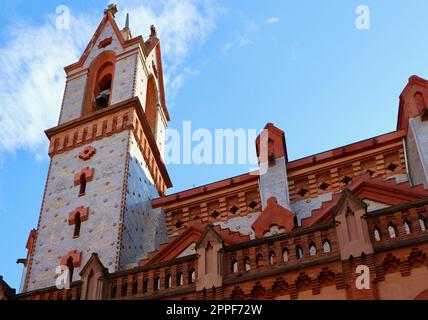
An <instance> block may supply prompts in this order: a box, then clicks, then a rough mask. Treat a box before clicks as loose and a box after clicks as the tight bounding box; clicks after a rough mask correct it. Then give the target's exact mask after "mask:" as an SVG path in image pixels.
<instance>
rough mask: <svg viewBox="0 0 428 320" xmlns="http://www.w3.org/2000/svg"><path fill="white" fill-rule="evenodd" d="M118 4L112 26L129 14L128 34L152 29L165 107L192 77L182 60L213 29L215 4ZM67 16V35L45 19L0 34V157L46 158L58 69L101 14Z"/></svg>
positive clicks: (202, 0)
mask: <svg viewBox="0 0 428 320" xmlns="http://www.w3.org/2000/svg"><path fill="white" fill-rule="evenodd" d="M118 2H119V3H118V4H119V7H120V8H121V11H120V14H119V15H118V16H117V21H118V24H119V25H123V22H124V17H125V14H126V13H127V12H129V13H130V16H131V30H132V33H133V35H138V34H142V35H143V36H145V38H147V35H148V33H149V27H150V25H151V24H155V25H156V26H157V30H158V36H159V38H160V39H161V45H162V53H163V58H164V72H165V86H166V93H167V95H168V96H167V99H168V101H169V105H170V106H171V104H172V103H171V100H173V99H174V97H175V95H176V94H177V92H178V91H179V89H180V88H181V86H182V85H183V83H184V80H185V78H186V77H188V76H195V75H197V71H195V70H194V69H189V68H188V67H187V66H186V63H185V62H186V59H187V58H188V56H189V54H190V53H191V50H193V48H197V47H198V46H200V45H201V44H202V43H203V42H204V41H205V39H206V38H207V37H208V36H209V34H210V33H211V32H212V31H213V30H214V28H215V23H216V18H217V17H218V15H219V14H220V13H221V9H220V7H219V6H218V5H217V3H216V1H215V0H157V1H154V0H148V1H145V2H144V3H143V4H142V3H141V1H133V0H123V1H118ZM73 13H74V14H72V17H71V28H70V30H58V29H57V28H56V26H55V16H54V15H51V16H48V17H46V19H45V21H44V23H43V24H41V25H33V24H30V23H27V22H20V23H14V24H12V25H11V26H10V29H9V30H7V32H6V33H5V34H7V35H8V38H7V39H6V42H5V44H4V45H3V46H2V47H0V63H1V65H2V70H1V71H0V127H1V128H2V130H0V158H1V154H2V153H3V152H14V151H16V150H18V149H26V150H31V151H32V152H34V154H35V155H38V156H37V158H39V156H40V155H43V154H45V153H46V143H47V141H46V138H45V137H44V135H43V130H45V129H46V128H49V127H52V126H54V125H56V123H57V120H58V115H59V110H60V106H61V102H62V95H63V90H64V86H65V74H64V71H63V67H64V66H66V65H68V64H70V63H73V62H75V61H77V60H78V59H79V57H80V55H81V53H82V51H83V49H84V48H85V46H86V44H87V42H88V41H89V39H90V37H91V36H92V34H93V32H94V31H95V28H96V26H97V23H98V22H99V21H100V20H101V18H102V13H101V12H97V13H91V14H90V15H85V14H76V13H75V12H73ZM186 68H187V69H186Z"/></svg>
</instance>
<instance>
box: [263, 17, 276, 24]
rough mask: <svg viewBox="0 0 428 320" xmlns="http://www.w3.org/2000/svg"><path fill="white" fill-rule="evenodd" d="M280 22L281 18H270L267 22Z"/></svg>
mask: <svg viewBox="0 0 428 320" xmlns="http://www.w3.org/2000/svg"><path fill="white" fill-rule="evenodd" d="M278 22H279V17H270V18H269V19H267V20H266V23H267V24H275V23H278Z"/></svg>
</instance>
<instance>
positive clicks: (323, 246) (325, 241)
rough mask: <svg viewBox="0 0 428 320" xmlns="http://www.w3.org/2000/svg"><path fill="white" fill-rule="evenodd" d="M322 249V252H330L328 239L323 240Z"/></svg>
mask: <svg viewBox="0 0 428 320" xmlns="http://www.w3.org/2000/svg"><path fill="white" fill-rule="evenodd" d="M322 248H323V251H324V253H330V252H331V245H330V241H328V240H327V239H326V240H324V243H323V245H322Z"/></svg>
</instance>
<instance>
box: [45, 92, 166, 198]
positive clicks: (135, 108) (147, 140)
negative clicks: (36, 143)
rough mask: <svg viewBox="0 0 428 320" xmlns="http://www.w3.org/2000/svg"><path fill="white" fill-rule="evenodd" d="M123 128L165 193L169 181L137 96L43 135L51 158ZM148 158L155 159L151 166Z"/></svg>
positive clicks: (52, 129)
mask: <svg viewBox="0 0 428 320" xmlns="http://www.w3.org/2000/svg"><path fill="white" fill-rule="evenodd" d="M124 130H132V131H133V134H134V136H135V138H136V140H137V143H138V145H139V148H140V150H141V152H142V153H143V155H144V158H145V160H146V163H147V165H148V167H149V170H150V172H151V174H152V177H153V180H154V181H155V183H156V185H157V187H158V190H159V191H160V192H161V193H164V192H165V191H166V189H167V188H170V187H172V182H171V179H170V177H169V174H168V171H167V169H166V166H165V164H164V163H163V160H162V157H161V154H160V152H159V149H158V146H157V144H156V140H155V138H154V136H153V133H152V131H151V129H150V125H149V123H148V121H147V118H146V115H145V113H144V109H143V107H142V105H141V102H140V100H139V98H138V97H134V98H131V99H128V100H125V101H123V102H120V103H117V104H114V105H112V106H110V107H107V108H104V109H101V110H98V111H96V112H94V113H92V114H90V115H87V116H83V117H81V118H79V119H76V120H73V121H69V122H67V123H64V124H61V125H59V126H56V127H54V128H51V129H48V130H46V131H45V134H46V136H47V137H48V138H49V140H50V146H49V156H50V157H53V156H54V155H56V154H60V153H63V152H65V151H67V150H70V149H73V148H76V147H79V146H81V145H83V144H87V143H90V142H92V141H94V140H99V139H102V138H104V137H107V136H110V135H112V134H114V133H118V132H121V131H124ZM151 159H153V160H154V162H153V165H151V162H152V161H150V160H151ZM155 177H159V178H160V180H162V181H156V180H159V179H155Z"/></svg>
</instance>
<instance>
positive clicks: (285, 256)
mask: <svg viewBox="0 0 428 320" xmlns="http://www.w3.org/2000/svg"><path fill="white" fill-rule="evenodd" d="M288 259H289V252H288V249H287V248H284V249H282V261H284V262H288Z"/></svg>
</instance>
